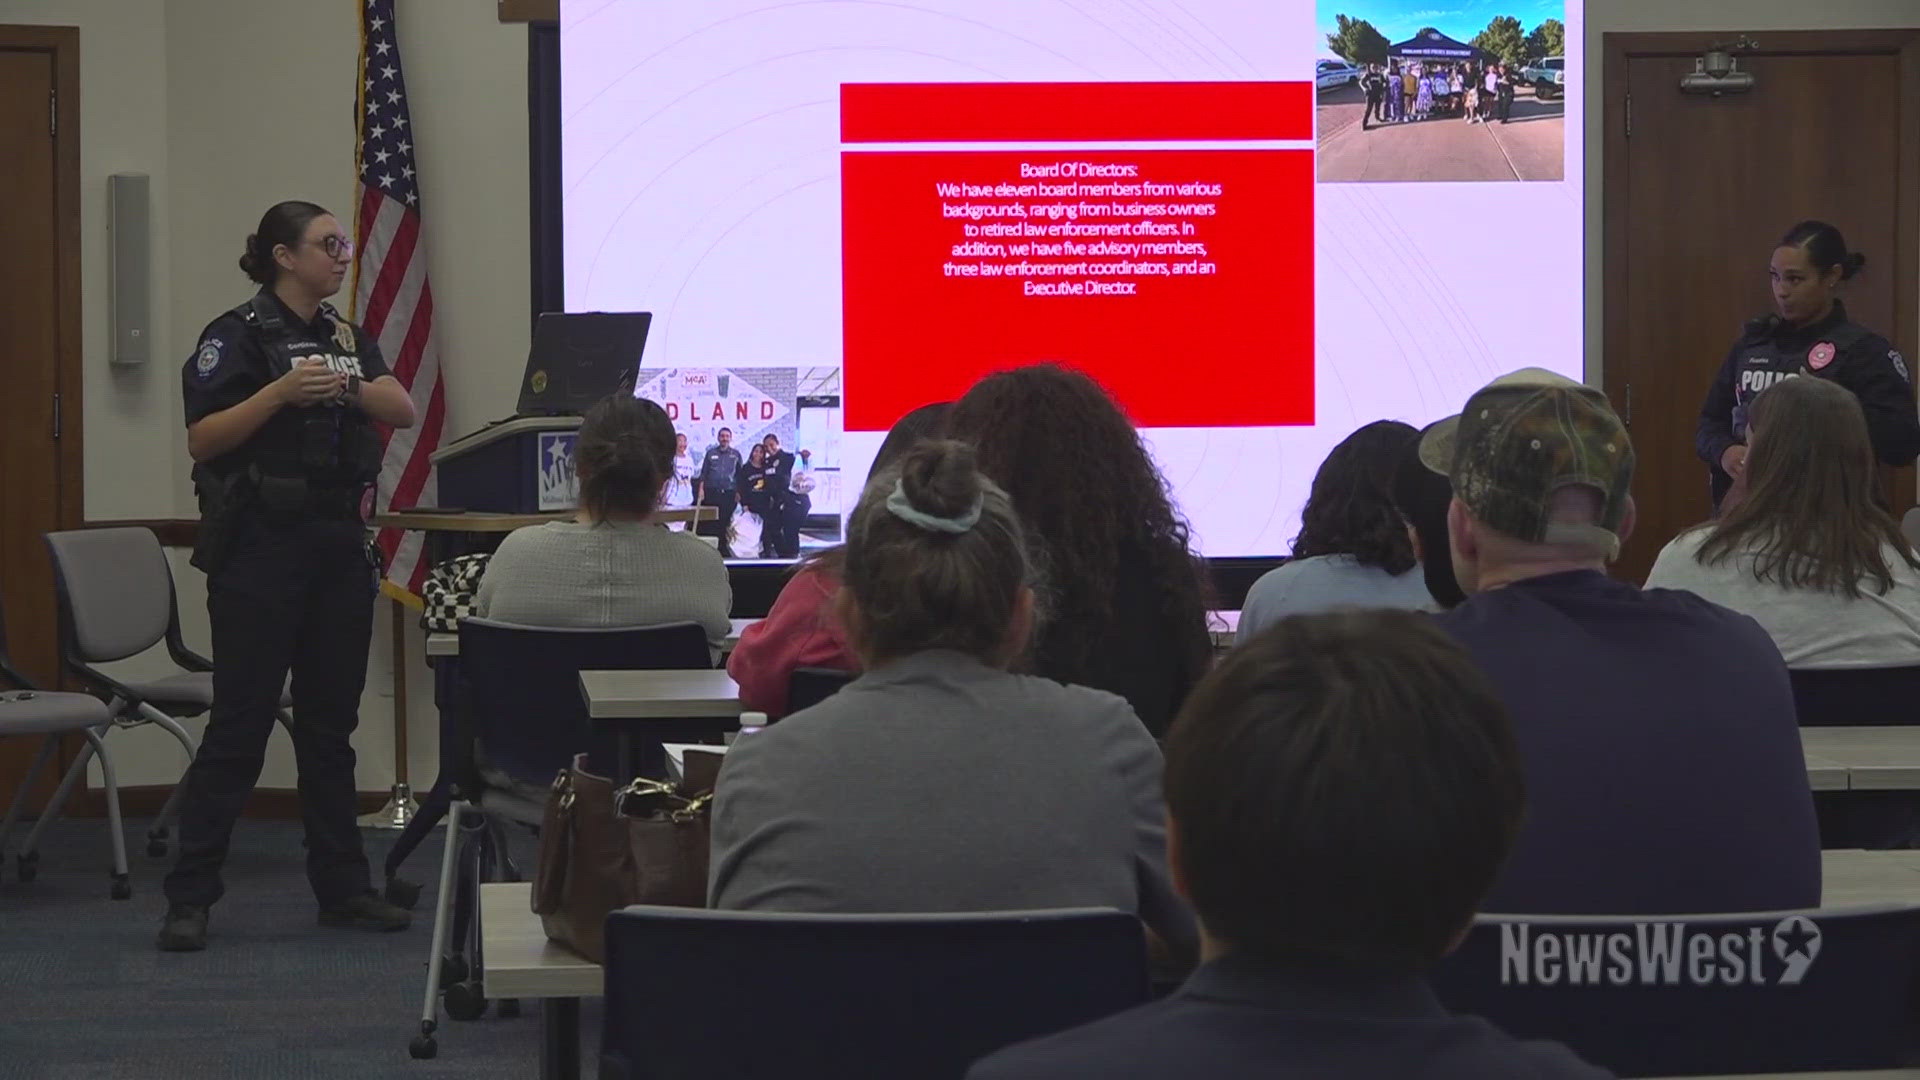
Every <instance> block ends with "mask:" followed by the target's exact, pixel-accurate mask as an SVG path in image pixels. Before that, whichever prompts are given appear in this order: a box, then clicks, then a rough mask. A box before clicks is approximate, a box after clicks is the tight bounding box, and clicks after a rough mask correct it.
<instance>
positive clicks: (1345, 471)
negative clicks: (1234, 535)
mask: <svg viewBox="0 0 1920 1080" xmlns="http://www.w3.org/2000/svg"><path fill="white" fill-rule="evenodd" d="M1419 434H1420V433H1419V432H1418V431H1416V430H1414V428H1413V427H1412V426H1411V425H1409V424H1402V423H1400V422H1398V421H1396V420H1378V421H1375V422H1374V423H1371V424H1368V425H1367V426H1365V427H1363V428H1361V429H1360V430H1358V431H1356V432H1354V433H1353V434H1351V435H1349V436H1347V437H1346V438H1345V439H1344V440H1342V441H1341V443H1340V445H1339V446H1336V447H1334V448H1333V453H1331V454H1328V455H1327V460H1325V461H1323V462H1321V463H1320V471H1319V472H1317V473H1315V474H1314V475H1313V488H1312V490H1311V491H1310V492H1309V493H1308V495H1307V506H1306V509H1305V510H1302V511H1301V512H1300V535H1299V536H1297V537H1295V538H1294V541H1293V558H1292V559H1290V560H1288V561H1287V562H1286V563H1284V564H1282V565H1280V566H1278V567H1276V568H1274V569H1272V570H1269V571H1267V572H1266V573H1265V574H1263V575H1261V578H1260V580H1259V581H1256V582H1254V583H1253V588H1251V589H1249V590H1248V591H1247V599H1246V603H1245V604H1244V605H1243V607H1242V610H1241V612H1240V628H1239V640H1242V641H1245V640H1247V639H1248V638H1251V637H1252V636H1253V635H1255V634H1258V633H1259V632H1260V631H1261V630H1264V629H1265V628H1267V627H1269V626H1272V625H1273V624H1274V623H1276V622H1278V621H1280V620H1281V619H1284V618H1286V617H1287V616H1289V615H1312V614H1315V613H1317V612H1322V611H1331V610H1334V609H1336V608H1345V607H1360V608H1404V609H1407V610H1411V611H1424V610H1430V609H1432V608H1433V607H1434V603H1433V597H1432V596H1430V595H1428V593H1427V583H1426V580H1425V579H1424V578H1422V577H1421V576H1420V575H1419V574H1416V573H1414V572H1413V571H1414V567H1415V560H1414V557H1413V543H1412V541H1411V540H1410V539H1408V536H1407V527H1406V524H1405V523H1404V522H1402V521H1401V520H1400V514H1399V511H1397V510H1395V509H1394V508H1393V473H1394V469H1395V468H1396V467H1397V466H1398V465H1399V463H1400V458H1401V457H1402V455H1403V454H1404V452H1405V451H1406V448H1407V447H1408V446H1409V445H1410V444H1412V443H1413V442H1415V441H1417V440H1418V438H1419Z"/></svg>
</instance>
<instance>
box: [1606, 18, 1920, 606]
mask: <svg viewBox="0 0 1920 1080" xmlns="http://www.w3.org/2000/svg"><path fill="white" fill-rule="evenodd" d="M1736 30H1737V28H1732V29H1729V30H1727V31H1725V32H1723V33H1709V34H1693V33H1689V34H1632V35H1611V34H1610V35H1607V38H1606V49H1605V58H1604V59H1605V80H1604V82H1605V87H1604V93H1605V95H1606V104H1605V107H1604V110H1603V116H1602V117H1599V118H1597V119H1599V122H1602V123H1604V124H1606V125H1607V129H1606V131H1605V135H1604V138H1603V142H1604V144H1605V147H1606V154H1607V156H1606V160H1605V177H1606V179H1605V185H1604V188H1603V190H1602V192H1601V198H1602V199H1603V200H1604V202H1603V206H1604V215H1605V220H1606V225H1605V228H1604V243H1605V252H1604V266H1605V297H1606V300H1605V303H1606V321H1605V329H1606V355H1605V375H1606V387H1607V392H1608V394H1609V395H1610V396H1611V397H1612V398H1613V401H1614V405H1615V407H1616V408H1617V409H1619V410H1620V412H1621V415H1622V416H1623V417H1627V418H1628V420H1629V424H1630V427H1631V430H1632V434H1633V443H1634V449H1635V451H1636V452H1637V454H1638V456H1639V467H1638V470H1637V472H1636V477H1635V481H1634V495H1635V499H1636V502H1637V503H1638V507H1639V525H1638V527H1637V528H1636V530H1635V534H1634V536H1633V537H1632V539H1631V540H1630V541H1629V542H1628V544H1627V545H1626V549H1625V551H1624V552H1623V554H1622V557H1621V560H1620V562H1619V564H1618V566H1617V572H1618V573H1619V575H1620V576H1621V577H1623V578H1627V579H1630V580H1634V581H1641V580H1644V579H1645V577H1646V572H1647V570H1648V568H1649V567H1650V566H1651V565H1652V563H1653V559H1654V556H1655V555H1657V554H1658V553H1659V551H1660V548H1661V547H1662V546H1663V545H1664V544H1666V542H1667V541H1668V540H1671V539H1672V538H1673V536H1674V535H1675V534H1676V533H1677V532H1679V531H1680V530H1681V529H1683V528H1685V527H1687V526H1689V525H1693V524H1697V523H1699V522H1701V521H1704V520H1706V518H1707V516H1708V514H1709V511H1710V502H1709V498H1708V494H1707V466H1706V465H1705V464H1704V463H1703V462H1701V461H1700V460H1699V459H1698V458H1697V457H1696V456H1695V454H1694V449H1693V433H1694V427H1695V424H1696V422H1697V419H1698V416H1699V410H1700V405H1701V402H1702V400H1703V399H1704V398H1705V396H1706V393H1707V388H1708V385H1709V384H1710V383H1711V382H1712V380H1713V377H1714V374H1715V373H1716V371H1717V370H1718V369H1719V366H1720V363H1721V361H1722V360H1723V359H1724V358H1725V356H1726V353H1727V350H1728V348H1729V347H1730V346H1731V345H1732V343H1733V341H1734V338H1735V337H1736V336H1737V334H1738V333H1739V330H1740V327H1741V324H1742V323H1744V322H1745V321H1746V320H1747V319H1750V318H1753V317H1755V316H1758V315H1764V314H1766V313H1767V312H1768V311H1769V310H1771V308H1770V304H1771V297H1770V293H1769V291H1768V283H1767V272H1766V268H1767V260H1768V258H1769V256H1771V254H1772V251H1773V246H1774V243H1775V241H1776V240H1778V238H1779V237H1780V236H1781V235H1782V234H1783V233H1785V232H1786V231H1787V229H1788V228H1790V227H1791V226H1792V225H1794V224H1795V223H1796V222H1799V221H1801V220H1804V219H1807V218H1817V219H1820V220H1823V221H1829V222H1832V223H1833V224H1834V225H1836V226H1838V227H1839V228H1840V230H1841V232H1843V233H1844V234H1845V235H1846V237H1847V243H1848V245H1849V246H1850V247H1852V248H1854V249H1855V250H1857V251H1860V252H1863V253H1864V254H1865V255H1866V256H1867V259H1868V263H1867V267H1866V269H1865V271H1864V272H1863V273H1862V274H1861V275H1860V276H1859V277H1858V278H1856V279H1855V280H1854V281H1852V282H1850V283H1848V285H1847V291H1846V292H1845V294H1844V298H1845V301H1846V304H1847V309H1848V312H1849V314H1850V315H1851V316H1852V317H1853V318H1854V320H1855V321H1857V322H1859V323H1861V324H1863V325H1865V326H1868V327H1871V328H1873V329H1874V330H1877V331H1879V332H1880V333H1882V334H1884V335H1886V336H1887V337H1888V338H1890V339H1892V340H1893V341H1894V342H1895V344H1896V345H1897V346H1898V347H1899V348H1900V349H1901V350H1902V351H1903V352H1905V353H1906V354H1907V355H1908V356H1913V355H1915V353H1916V351H1917V350H1916V345H1920V342H1916V340H1915V338H1916V328H1915V308H1916V292H1920V284H1917V283H1916V277H1915V275H1914V264H1915V259H1916V256H1917V254H1920V243H1917V241H1920V233H1917V231H1916V230H1920V221H1916V218H1915V210H1916V197H1915V191H1916V189H1917V188H1920V175H1916V171H1917V170H1916V161H1920V117H1917V116H1916V115H1915V107H1916V101H1917V100H1920V95H1916V94H1915V87H1916V86H1920V45H1916V42H1920V34H1916V33H1914V32H1911V31H1874V32H1860V33H1844V34H1843V33H1794V34H1774V35H1760V36H1759V45H1760V48H1759V49H1758V50H1757V51H1755V52H1754V53H1752V54H1749V55H1742V56H1741V57H1740V66H1741V68H1742V69H1743V70H1747V71H1750V72H1752V73H1753V75H1754V79H1755V84H1754V88H1753V90H1752V91H1751V92H1748V93H1744V94H1729V95H1726V96H1723V97H1720V98H1712V97H1705V96H1697V95H1691V94H1683V93H1682V92H1681V91H1680V89H1679V81H1680V77H1681V76H1682V75H1685V74H1686V73H1688V72H1690V71H1692V70H1693V68H1694V57H1696V56H1698V55H1699V54H1700V51H1701V50H1702V49H1704V48H1705V47H1706V46H1707V45H1708V44H1709V43H1710V42H1712V41H1715V40H1725V39H1728V38H1732V37H1734V36H1735V32H1736ZM1889 488H1890V494H1891V495H1892V497H1893V499H1894V503H1895V507H1896V509H1897V510H1901V511H1904V510H1905V509H1906V508H1907V507H1908V506H1911V505H1912V504H1913V502H1914V479H1913V470H1912V469H1911V468H1908V469H1902V470H1898V471H1897V472H1894V473H1892V474H1891V476H1890V479H1889Z"/></svg>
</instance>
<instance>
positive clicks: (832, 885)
mask: <svg viewBox="0 0 1920 1080" xmlns="http://www.w3.org/2000/svg"><path fill="white" fill-rule="evenodd" d="M1033 572H1034V567H1033V564H1032V562H1031V561H1030V559H1029V556H1028V552H1027V547H1026V536H1025V531H1024V530H1023V528H1022V527H1021V524H1020V519H1019V518H1018V517H1017V516H1016V515H1015V514H1014V511H1013V506H1012V503H1011V500H1009V499H1008V497H1007V495H1006V493H1005V492H1003V491H1001V490H1000V488H999V487H998V486H996V485H995V484H994V483H993V482H992V481H990V480H988V479H986V478H985V477H984V476H982V475H981V474H980V472H979V471H978V470H977V468H976V467H975V464H974V454H973V451H972V449H970V448H969V447H967V446H965V445H963V444H960V443H955V442H945V441H936V442H924V443H921V444H920V445H919V446H918V447H916V448H914V449H913V450H911V451H909V452H908V453H907V455H906V457H905V458H904V460H903V461H902V462H901V463H900V464H899V465H898V466H895V467H891V468H888V469H886V470H885V471H883V472H880V473H879V474H877V475H876V476H875V477H874V478H873V480H872V481H871V482H870V483H869V484H868V486H867V490H866V493H865V494H864V495H863V496H862V497H861V499H860V504H859V506H858V508H856V509H855V510H854V512H853V517H852V520H851V521H850V522H849V527H848V534H847V552H846V564H845V584H844V586H843V587H842V589H841V590H840V593H839V599H838V600H837V601H836V602H837V604H838V606H839V609H840V610H839V614H840V618H841V622H842V625H844V626H845V627H846V628H847V636H848V640H849V641H850V642H851V643H852V644H853V647H854V651H855V652H856V653H858V654H859V656H860V658H861V660H862V662H863V667H864V669H865V673H864V674H863V675H861V676H860V678H858V679H857V680H855V681H854V682H853V683H851V684H849V685H848V686H847V688H846V689H844V690H841V691H840V692H839V693H838V694H835V695H834V696H833V697H830V698H828V699H827V700H826V701H824V702H822V703H821V704H819V705H816V706H814V707H812V708H810V709H805V710H802V711H800V712H798V713H795V714H794V715H792V716H790V717H788V718H787V719H786V720H784V721H782V722H780V723H778V724H775V725H773V726H772V727H769V728H767V729H765V730H764V731H760V732H757V733H755V734H752V735H747V736H743V737H741V739H740V740H739V741H738V742H736V743H735V744H734V746H733V748H732V750H731V751H730V752H729V753H728V754H727V759H726V763H725V765H724V766H723V767H722V768H721V771H720V779H719V782H718V784H717V785H716V788H715V802H714V813H713V861H712V871H711V878H710V887H709V896H708V898H709V902H710V903H711V904H712V905H713V906H714V907H716V908H730V909H738V910H756V911H812V912H929V911H997V910H1017V909H1022V908H1056V907H1111V908H1118V909H1120V910H1122V911H1128V912H1134V913H1137V914H1138V915H1139V916H1140V918H1141V919H1142V920H1143V921H1145V922H1146V924H1147V925H1148V926H1149V927H1151V928H1152V929H1153V930H1154V931H1156V932H1157V933H1158V934H1159V935H1160V936H1161V937H1162V938H1164V939H1166V940H1167V941H1169V942H1170V943H1173V944H1175V945H1176V946H1183V947H1190V946H1191V944H1192V942H1193V939H1194V929H1193V922H1192V916H1191V914H1189V913H1188V911H1187V909H1186V906H1185V905H1184V904H1183V903H1182V902H1181V901H1180V899H1179V898H1178V897H1177V896H1175V895H1174V892H1173V889H1172V885H1171V883H1170V881H1169V878H1168V874H1167V866H1166V852H1165V842H1166V833H1165V829H1164V826H1163V821H1162V817H1161V810H1160V748H1159V747H1158V746H1157V745H1156V744H1155V743H1154V741H1153V739H1152V738H1151V737H1150V736H1149V735H1148V734H1147V730H1146V728H1145V727H1143V726H1142V725H1141V723H1140V719H1139V717H1137V716H1135V715H1134V713H1133V710H1132V709H1130V708H1129V707H1128V706H1127V703H1126V702H1125V701H1123V700H1122V699H1120V698H1119V697H1116V696H1114V695H1112V694H1108V693H1103V692H1101V691H1098V690H1091V689H1088V688H1086V687H1080V686H1062V685H1060V684H1058V683H1055V682H1052V681H1050V680H1047V679H1041V678H1037V677H1034V676H1029V675H1016V674H1012V673H1010V672H1009V671H1008V670H1007V667H1008V665H1009V663H1010V662H1011V661H1012V660H1013V659H1014V658H1015V657H1016V656H1019V655H1020V654H1021V653H1022V651H1023V650H1024V649H1025V647H1026V645H1027V639H1028V636H1029V634H1030V633H1031V631H1032V628H1033V624H1034V598H1033V590H1032V584H1031V583H1032V579H1033Z"/></svg>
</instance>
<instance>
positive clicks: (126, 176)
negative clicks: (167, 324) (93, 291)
mask: <svg viewBox="0 0 1920 1080" xmlns="http://www.w3.org/2000/svg"><path fill="white" fill-rule="evenodd" d="M152 221H153V217H152V207H151V203H150V201H149V198H148V184H147V177H145V176H143V175H140V174H137V173H121V174H117V175H114V176H109V177H107V248H108V256H107V283H108V284H107V305H108V309H109V310H110V311H111V312H112V313H113V314H112V318H113V327H112V331H113V333H112V342H113V344H112V356H113V362H114V363H116V364H144V363H146V362H147V360H148V358H149V357H150V355H151V354H152V352H153V280H152V273H151V268H152V252H153V242H152V237H151V234H150V230H151V228H152Z"/></svg>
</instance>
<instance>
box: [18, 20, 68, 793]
mask: <svg viewBox="0 0 1920 1080" xmlns="http://www.w3.org/2000/svg"><path fill="white" fill-rule="evenodd" d="M0 49H6V50H8V51H25V52H42V53H46V54H48V55H49V56H50V57H51V59H52V61H53V94H54V100H53V102H52V103H51V104H50V106H49V108H50V109H51V110H52V119H51V122H52V124H53V169H54V184H53V202H54V305H55V309H56V310H55V312H54V333H55V344H54V392H55V393H56V394H58V395H59V401H60V410H59V417H58V422H59V425H60V426H59V437H58V438H57V439H56V445H55V447H54V471H55V474H56V476H57V478H58V481H57V482H58V484H59V488H60V490H59V495H58V498H57V500H56V503H55V509H54V521H55V523H56V525H57V527H59V528H61V529H77V528H79V527H80V526H81V525H82V524H83V522H84V518H85V513H86V495H85V490H84V487H83V484H84V480H85V477H84V473H85V456H84V454H83V452H82V450H83V447H84V445H85V444H84V442H83V441H82V439H83V436H82V432H83V430H84V417H85V399H84V397H83V383H84V377H85V369H84V368H82V367H81V358H82V350H81V332H82V326H83V325H84V324H83V321H82V320H83V312H82V310H81V298H80V261H81V239H80V237H81V232H80V219H81V193H80V29H79V27H75V26H20V25H15V24H6V23H0ZM54 422H55V418H54V417H53V416H52V415H51V410H49V414H48V415H47V423H49V424H52V423H54ZM47 630H48V632H50V633H58V627H47ZM54 678H55V682H54V688H55V689H68V688H70V687H69V679H68V677H67V673H66V672H65V670H61V671H59V672H58V674H56V675H55V677H54ZM81 745H82V743H81V741H80V737H79V736H78V735H68V736H66V737H64V738H63V739H61V745H60V752H59V753H58V754H57V755H55V764H56V766H57V768H56V769H54V770H53V771H52V773H51V774H50V775H49V774H47V773H43V774H42V775H41V777H40V782H39V784H37V785H36V788H37V790H38V792H39V795H38V797H37V798H35V799H32V800H30V803H29V805H33V806H39V805H44V799H45V798H46V797H47V796H48V795H51V794H52V791H53V786H54V783H55V782H56V781H57V780H58V778H59V776H60V775H61V774H63V773H65V771H66V769H67V767H68V766H69V765H70V764H71V763H72V761H73V759H74V756H75V755H76V754H78V753H79V748H80V746H81ZM85 786H86V785H85V784H84V778H83V784H82V790H81V791H80V792H79V793H78V794H79V796H80V798H81V799H82V800H84V799H85V798H86V797H87V795H88V794H89V792H87V791H86V790H85ZM76 808H77V807H76Z"/></svg>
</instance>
